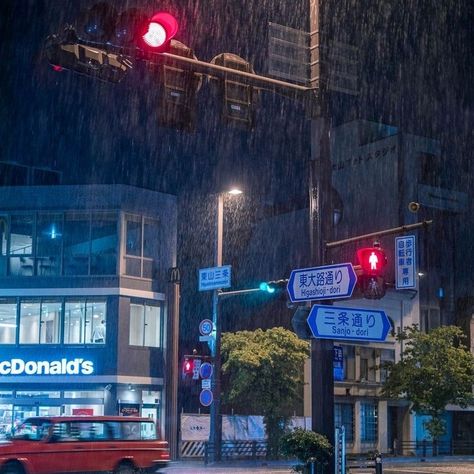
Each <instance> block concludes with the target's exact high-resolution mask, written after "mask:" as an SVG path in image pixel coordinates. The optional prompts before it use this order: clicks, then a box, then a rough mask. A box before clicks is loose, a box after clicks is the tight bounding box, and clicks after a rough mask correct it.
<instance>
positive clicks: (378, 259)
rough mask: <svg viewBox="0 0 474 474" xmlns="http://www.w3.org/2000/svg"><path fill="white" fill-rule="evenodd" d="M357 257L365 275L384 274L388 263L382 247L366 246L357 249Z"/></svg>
mask: <svg viewBox="0 0 474 474" xmlns="http://www.w3.org/2000/svg"><path fill="white" fill-rule="evenodd" d="M357 258H358V259H359V264H360V266H361V267H362V271H363V274H364V275H367V276H374V277H379V276H382V275H383V273H384V270H385V266H386V264H387V257H386V256H385V252H384V251H383V250H382V249H381V248H380V247H376V246H374V247H365V248H361V249H358V250H357Z"/></svg>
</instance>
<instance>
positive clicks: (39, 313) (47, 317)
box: [20, 301, 61, 344]
mask: <svg viewBox="0 0 474 474" xmlns="http://www.w3.org/2000/svg"><path fill="white" fill-rule="evenodd" d="M60 330H61V302H60V301H43V302H38V301H22V302H21V303H20V344H38V343H39V344H59V342H60Z"/></svg>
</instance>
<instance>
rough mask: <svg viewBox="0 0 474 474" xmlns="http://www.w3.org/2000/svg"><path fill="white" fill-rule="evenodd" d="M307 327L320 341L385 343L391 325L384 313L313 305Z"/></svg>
mask: <svg viewBox="0 0 474 474" xmlns="http://www.w3.org/2000/svg"><path fill="white" fill-rule="evenodd" d="M308 326H309V328H310V329H311V332H312V333H313V336H314V337H316V338H321V339H342V340H354V341H385V339H386V337H387V334H388V331H389V330H390V327H391V324H390V321H389V319H388V317H387V315H386V314H385V312H384V311H379V310H371V309H360V308H344V307H337V306H322V305H314V306H313V307H312V308H311V311H310V313H309V315H308Z"/></svg>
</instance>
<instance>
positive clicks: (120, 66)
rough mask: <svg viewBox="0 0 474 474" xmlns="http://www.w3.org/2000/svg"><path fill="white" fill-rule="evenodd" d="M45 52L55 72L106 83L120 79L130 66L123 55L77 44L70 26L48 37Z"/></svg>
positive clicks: (129, 62)
mask: <svg viewBox="0 0 474 474" xmlns="http://www.w3.org/2000/svg"><path fill="white" fill-rule="evenodd" d="M45 52H46V57H47V58H48V61H49V63H50V64H51V65H52V66H53V69H54V71H56V72H60V71H62V70H63V69H67V70H71V71H74V72H77V73H79V74H84V75H86V76H91V77H94V78H96V79H99V80H102V81H107V82H115V83H117V82H120V81H121V80H122V79H123V78H124V76H125V75H126V74H127V73H128V71H129V70H130V69H131V68H132V62H131V61H130V59H129V58H127V57H126V56H123V55H121V54H117V53H111V52H108V51H106V50H105V49H102V48H97V47H92V46H87V45H84V44H81V43H79V41H78V40H77V36H76V34H75V31H74V30H73V29H70V28H67V29H66V30H65V31H64V33H63V34H62V35H52V36H50V37H49V38H48V39H47V41H46V45H45Z"/></svg>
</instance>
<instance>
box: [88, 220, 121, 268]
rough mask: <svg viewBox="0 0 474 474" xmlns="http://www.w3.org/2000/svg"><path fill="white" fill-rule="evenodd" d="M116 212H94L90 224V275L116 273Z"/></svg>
mask: <svg viewBox="0 0 474 474" xmlns="http://www.w3.org/2000/svg"><path fill="white" fill-rule="evenodd" d="M117 223H118V218H117V213H94V214H92V225H91V275H115V274H116V273H117V246H118V230H117Z"/></svg>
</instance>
